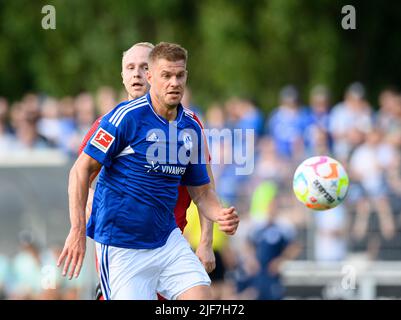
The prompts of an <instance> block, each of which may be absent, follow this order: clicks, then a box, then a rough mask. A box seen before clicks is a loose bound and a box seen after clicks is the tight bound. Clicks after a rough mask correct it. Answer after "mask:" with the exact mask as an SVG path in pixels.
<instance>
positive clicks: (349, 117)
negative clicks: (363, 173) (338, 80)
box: [330, 82, 373, 162]
mask: <svg viewBox="0 0 401 320" xmlns="http://www.w3.org/2000/svg"><path fill="white" fill-rule="evenodd" d="M372 125H373V120H372V110H371V107H370V105H369V103H368V102H367V101H366V99H365V88H364V86H363V85H362V84H361V83H359V82H356V83H352V84H351V85H350V86H349V87H348V88H347V90H346V92H345V97H344V101H343V102H341V103H339V104H337V105H335V106H334V107H333V109H332V110H331V112H330V134H332V135H333V138H334V146H333V148H334V156H335V157H336V158H337V159H338V160H339V161H341V162H345V161H346V160H347V159H348V157H349V155H350V153H351V150H352V144H351V143H350V137H349V136H350V135H352V134H354V132H355V130H357V131H358V132H362V133H367V132H369V131H370V130H371V129H372Z"/></svg>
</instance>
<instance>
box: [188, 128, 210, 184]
mask: <svg viewBox="0 0 401 320" xmlns="http://www.w3.org/2000/svg"><path fill="white" fill-rule="evenodd" d="M196 135H197V137H196V139H195V140H196V141H197V142H198V143H196V144H195V145H194V148H197V150H196V151H197V152H194V153H193V154H194V155H193V156H191V159H190V161H189V163H188V165H187V169H186V171H185V174H184V175H183V177H182V179H181V184H182V185H185V186H201V185H204V184H208V183H209V182H210V179H209V175H208V172H207V169H206V164H205V161H204V149H205V148H204V144H205V140H204V139H203V134H202V131H201V127H200V126H199V127H198V128H197V129H196Z"/></svg>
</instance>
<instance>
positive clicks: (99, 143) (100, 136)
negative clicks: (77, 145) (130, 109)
mask: <svg viewBox="0 0 401 320" xmlns="http://www.w3.org/2000/svg"><path fill="white" fill-rule="evenodd" d="M114 139H115V138H114V136H113V135H112V134H110V133H109V132H107V131H106V130H104V129H103V128H99V129H98V130H97V131H96V133H95V135H94V136H93V138H92V140H91V142H90V143H91V145H93V146H95V147H96V148H98V149H99V150H100V151H102V152H104V153H106V152H107V150H109V148H110V146H111V144H112V143H113V141H114Z"/></svg>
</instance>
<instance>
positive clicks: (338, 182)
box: [293, 156, 349, 210]
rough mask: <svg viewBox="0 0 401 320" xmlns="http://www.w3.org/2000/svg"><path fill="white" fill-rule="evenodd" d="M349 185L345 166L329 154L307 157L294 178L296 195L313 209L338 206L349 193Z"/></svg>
mask: <svg viewBox="0 0 401 320" xmlns="http://www.w3.org/2000/svg"><path fill="white" fill-rule="evenodd" d="M348 185H349V180H348V175H347V173H346V171H345V169H344V167H343V166H342V165H341V164H340V163H339V162H338V161H337V160H334V159H332V158H330V157H327V156H317V157H311V158H308V159H306V160H305V161H304V162H302V163H301V164H300V165H299V166H298V168H297V170H296V171H295V174H294V180H293V189H294V193H295V196H296V197H297V199H298V200H299V201H301V202H302V203H303V204H304V205H305V206H307V207H308V208H310V209H313V210H328V209H331V208H334V207H336V206H338V205H339V204H340V203H341V202H342V201H343V200H344V198H345V196H346V194H347V191H348Z"/></svg>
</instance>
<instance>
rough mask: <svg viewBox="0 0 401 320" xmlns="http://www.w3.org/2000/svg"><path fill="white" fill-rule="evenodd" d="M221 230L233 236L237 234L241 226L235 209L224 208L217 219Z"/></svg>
mask: <svg viewBox="0 0 401 320" xmlns="http://www.w3.org/2000/svg"><path fill="white" fill-rule="evenodd" d="M217 223H218V224H219V229H220V230H221V231H223V232H225V233H226V234H228V235H230V236H232V235H234V234H235V232H236V231H237V228H238V224H239V217H238V214H237V212H236V211H235V208H234V207H230V208H223V209H222V210H221V213H220V216H219V218H218V219H217Z"/></svg>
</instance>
